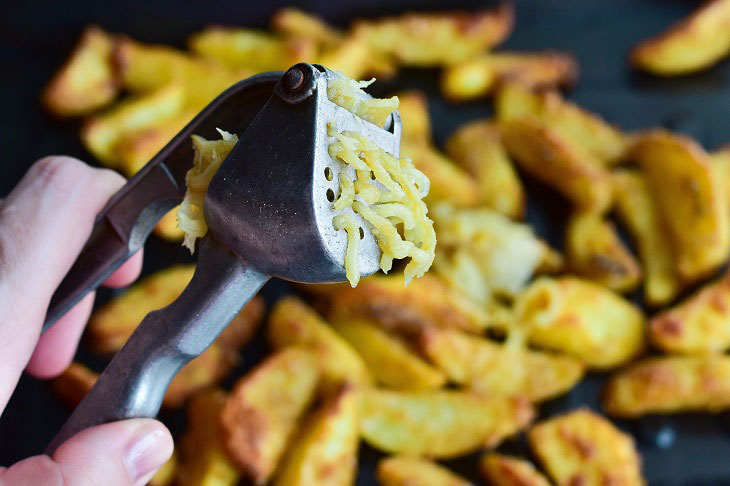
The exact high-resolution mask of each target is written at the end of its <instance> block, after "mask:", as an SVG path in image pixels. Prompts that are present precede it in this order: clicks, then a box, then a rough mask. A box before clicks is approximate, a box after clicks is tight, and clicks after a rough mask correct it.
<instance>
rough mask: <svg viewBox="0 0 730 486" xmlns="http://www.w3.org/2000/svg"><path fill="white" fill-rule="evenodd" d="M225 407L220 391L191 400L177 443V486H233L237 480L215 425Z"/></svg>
mask: <svg viewBox="0 0 730 486" xmlns="http://www.w3.org/2000/svg"><path fill="white" fill-rule="evenodd" d="M225 404H226V394H225V392H224V391H223V390H219V389H210V390H206V391H204V392H201V393H199V394H198V395H196V396H195V397H193V399H192V400H191V401H190V406H189V407H188V411H187V418H188V421H187V423H188V425H187V430H186V431H185V434H183V437H182V439H181V440H180V465H179V468H178V474H177V478H176V481H175V484H176V485H177V486H234V485H236V484H238V480H239V478H240V476H239V473H238V471H237V470H236V468H235V466H234V465H233V463H232V462H231V459H230V458H229V457H228V455H227V454H226V453H225V451H224V450H223V446H222V443H223V438H222V434H221V431H220V429H219V428H218V427H216V424H217V423H218V420H219V417H220V415H221V413H222V410H223V407H224V406H225Z"/></svg>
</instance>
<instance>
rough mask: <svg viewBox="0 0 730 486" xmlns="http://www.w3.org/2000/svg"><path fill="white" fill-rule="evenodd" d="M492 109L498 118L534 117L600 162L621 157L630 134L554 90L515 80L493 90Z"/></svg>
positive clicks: (611, 161)
mask: <svg viewBox="0 0 730 486" xmlns="http://www.w3.org/2000/svg"><path fill="white" fill-rule="evenodd" d="M495 112H496V115H497V118H498V119H499V120H502V121H504V120H515V119H523V118H532V119H535V120H538V121H540V122H542V123H543V124H545V125H546V126H548V127H550V129H551V130H553V131H555V132H556V133H558V134H559V135H561V136H562V137H564V138H565V139H566V140H567V141H568V142H570V143H572V144H574V145H578V146H580V147H582V148H584V149H585V150H587V151H588V152H589V153H591V154H592V155H593V156H594V157H595V158H597V159H598V160H599V161H600V162H602V163H603V164H604V165H605V164H613V163H616V162H619V161H621V160H622V159H623V158H624V157H625V156H626V151H627V150H628V148H629V143H630V137H628V136H627V135H625V134H624V133H622V132H621V131H620V130H619V129H618V128H616V127H614V126H613V125H611V124H609V123H607V122H606V121H605V120H603V119H602V118H601V117H600V116H598V115H596V114H594V113H591V112H589V111H587V110H586V109H584V108H581V107H580V106H578V105H576V104H573V103H570V102H568V101H566V100H564V99H563V98H562V97H561V96H560V94H559V93H557V92H556V91H541V92H535V91H531V90H530V89H529V88H527V87H525V86H522V85H520V84H519V83H507V84H505V85H504V86H503V87H502V88H501V89H500V90H499V91H498V93H497V96H496V99H495Z"/></svg>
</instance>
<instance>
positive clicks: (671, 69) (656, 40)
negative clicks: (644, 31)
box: [630, 0, 730, 76]
mask: <svg viewBox="0 0 730 486" xmlns="http://www.w3.org/2000/svg"><path fill="white" fill-rule="evenodd" d="M729 23H730V2H728V1H727V0H709V1H707V2H705V3H704V4H703V5H702V6H701V7H699V8H698V9H697V10H695V11H694V12H693V13H692V15H690V16H689V17H687V18H685V19H683V20H681V21H680V22H679V23H677V24H676V25H674V26H672V27H671V28H670V29H669V30H667V31H665V32H663V33H661V34H659V35H657V36H655V37H652V38H650V39H646V40H644V41H642V42H641V43H640V44H639V45H638V46H636V47H634V49H633V50H632V51H631V57H630V60H631V64H632V65H633V66H634V67H637V68H639V69H643V70H645V71H649V72H651V73H653V74H657V75H659V76H677V75H681V74H688V73H693V72H696V71H700V70H702V69H705V68H707V67H709V66H712V65H713V64H715V63H716V62H718V61H719V60H720V59H722V58H723V57H725V56H727V54H728V52H730V31H728V29H727V26H728V24H729Z"/></svg>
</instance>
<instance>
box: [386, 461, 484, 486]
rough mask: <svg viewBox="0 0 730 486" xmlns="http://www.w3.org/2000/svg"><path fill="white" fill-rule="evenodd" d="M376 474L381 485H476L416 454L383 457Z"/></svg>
mask: <svg viewBox="0 0 730 486" xmlns="http://www.w3.org/2000/svg"><path fill="white" fill-rule="evenodd" d="M376 476H377V478H378V484H380V485H381V486H414V485H419V484H422V485H425V484H428V485H429V486H474V485H473V483H471V482H470V481H468V480H466V479H465V478H462V477H461V476H459V475H458V474H456V473H453V472H451V471H449V470H448V469H446V468H445V467H443V466H440V465H438V464H437V463H435V462H433V461H429V460H428V459H424V458H422V457H416V456H390V457H386V458H384V459H381V460H380V461H379V462H378V466H377V469H376Z"/></svg>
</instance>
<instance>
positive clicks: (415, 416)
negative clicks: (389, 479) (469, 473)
mask: <svg viewBox="0 0 730 486" xmlns="http://www.w3.org/2000/svg"><path fill="white" fill-rule="evenodd" d="M361 414H362V415H361V422H360V433H361V435H362V437H363V438H364V439H365V441H366V442H368V443H369V444H370V445H372V446H373V447H375V448H377V449H380V450H382V451H385V452H390V453H397V454H411V455H427V456H429V457H433V458H448V457H455V456H459V455H462V454H466V453H468V452H471V451H474V450H477V449H479V448H480V447H495V446H496V445H497V444H499V443H500V442H501V441H502V440H504V439H505V438H507V437H509V436H510V435H513V434H514V433H516V432H517V431H519V430H521V429H522V428H523V427H525V426H526V425H527V424H528V423H530V421H531V420H532V418H533V417H534V415H535V412H534V410H533V408H532V407H531V406H530V404H529V402H528V401H527V400H525V399H524V398H519V397H515V398H487V397H481V396H478V395H474V394H470V393H467V392H460V391H451V390H438V391H426V392H398V391H389V390H380V389H375V388H372V389H368V390H364V391H363V400H362V408H361Z"/></svg>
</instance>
